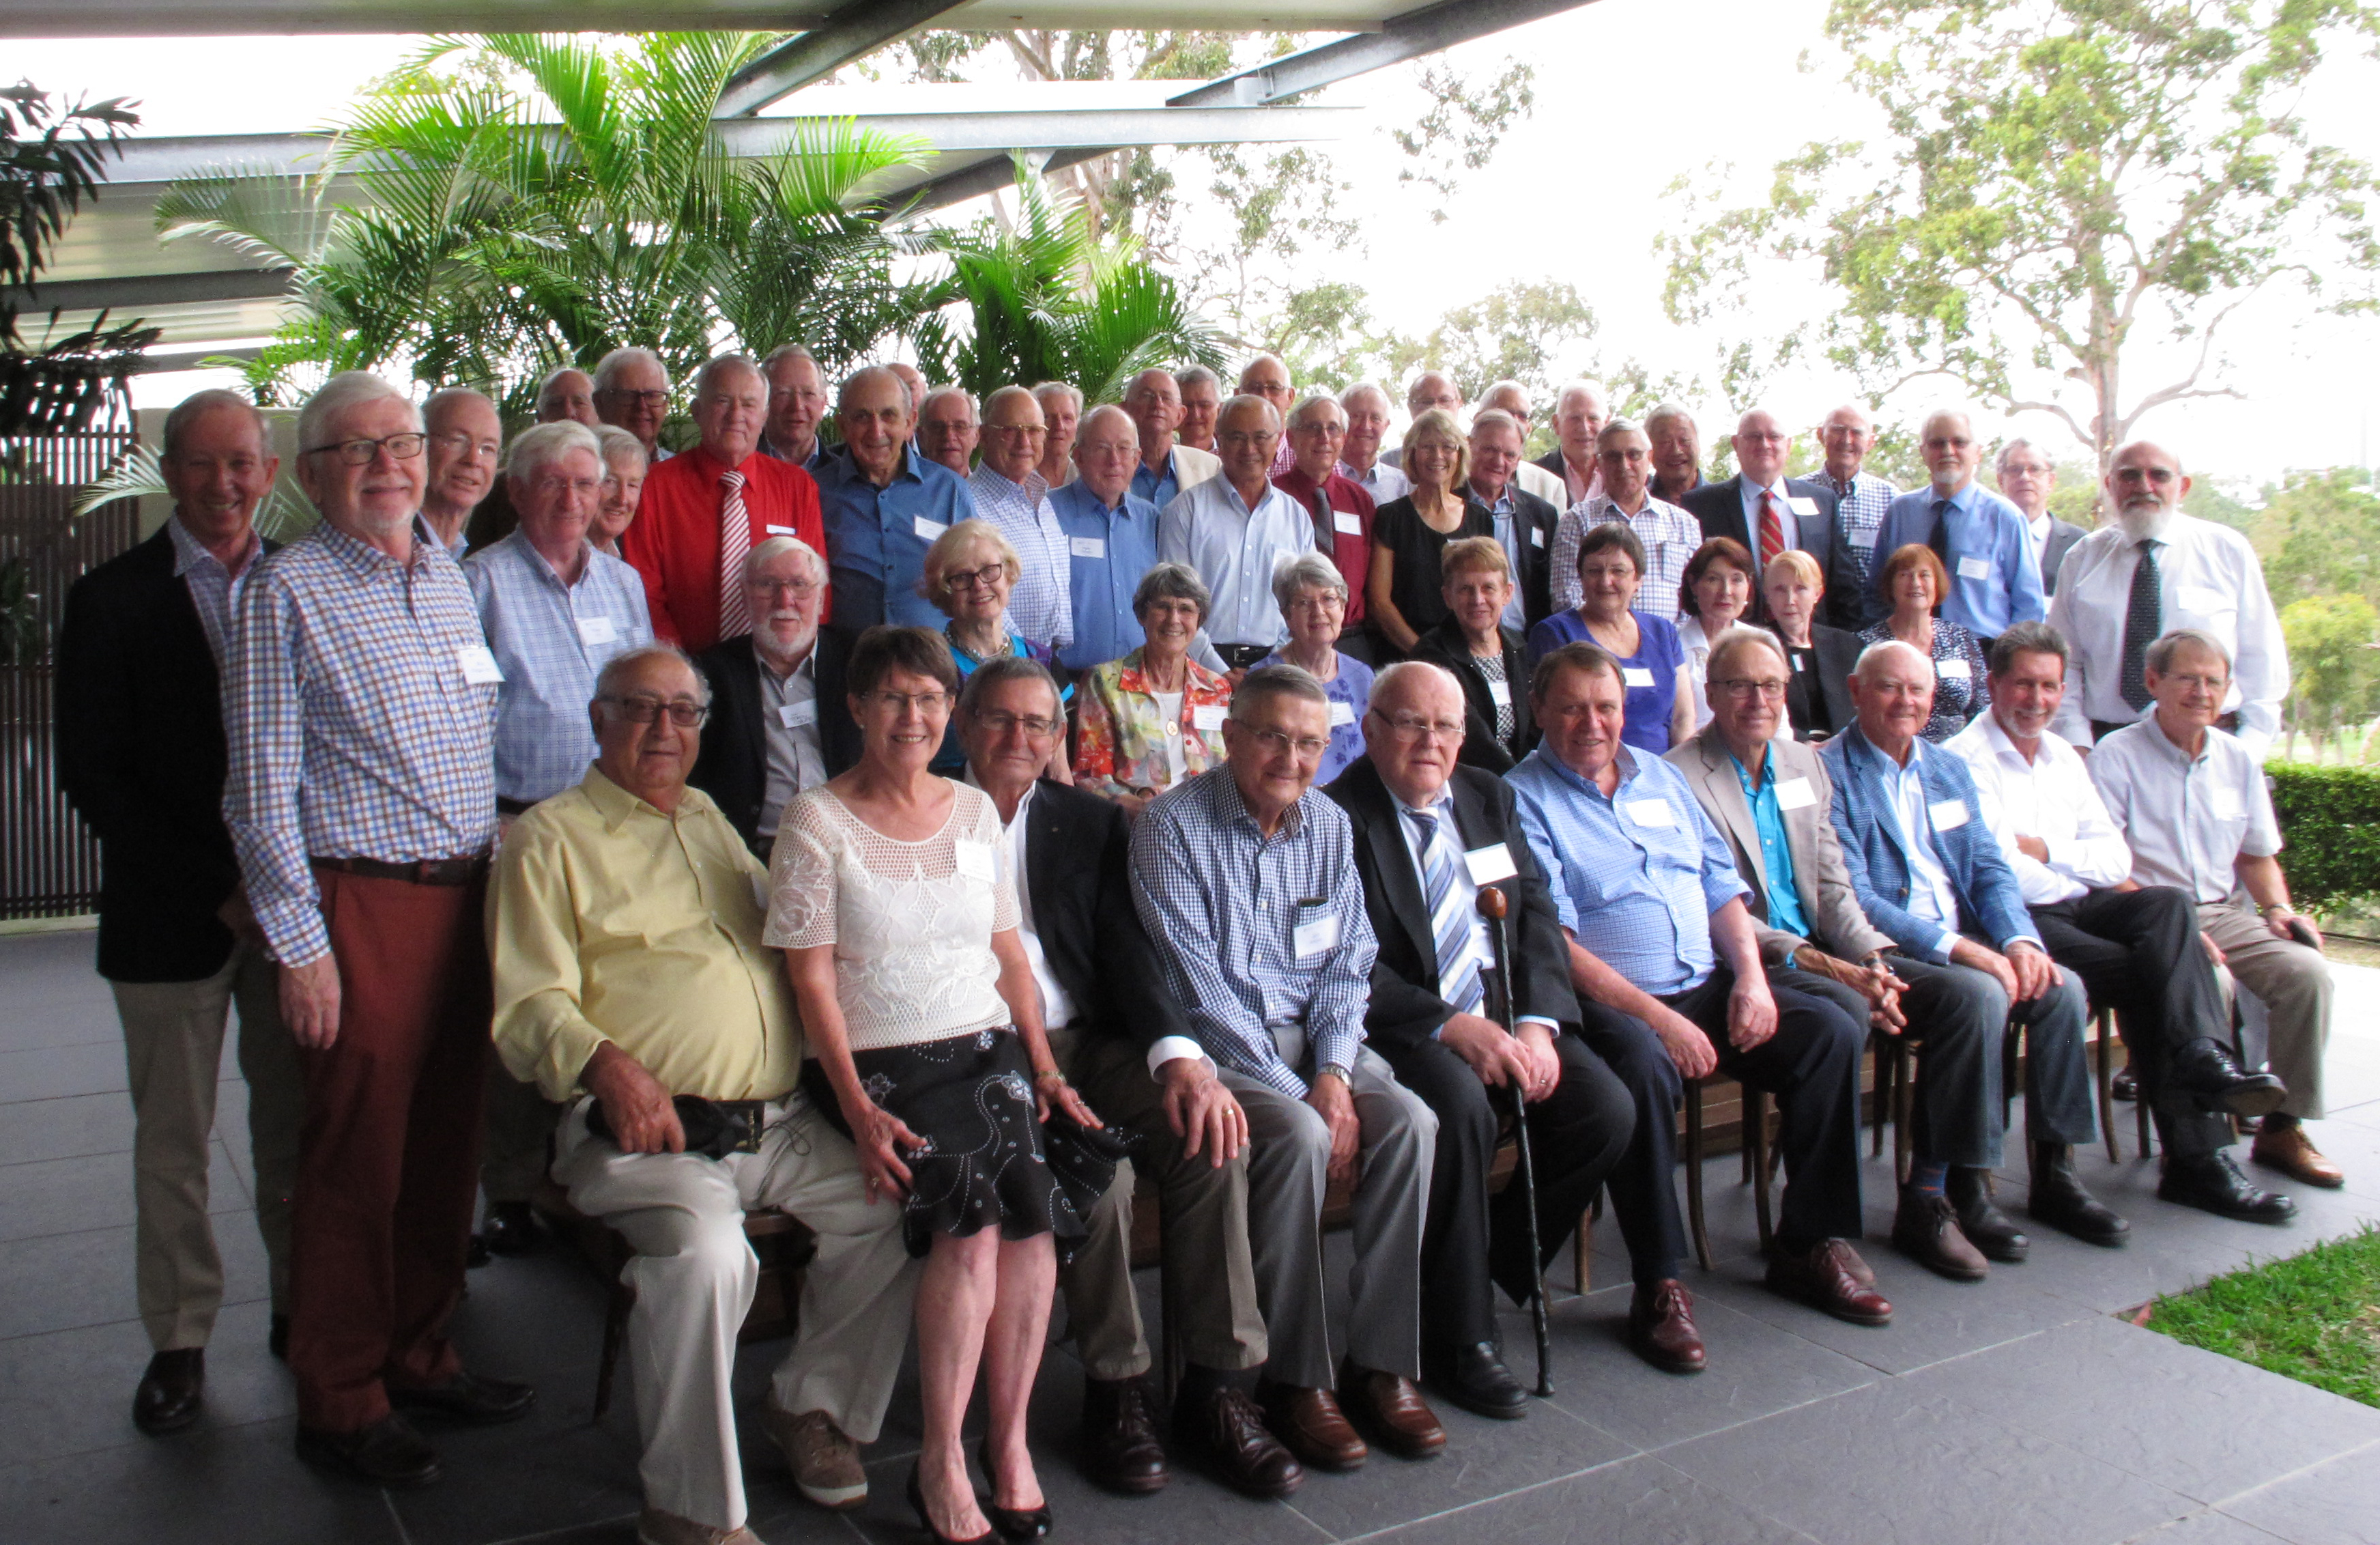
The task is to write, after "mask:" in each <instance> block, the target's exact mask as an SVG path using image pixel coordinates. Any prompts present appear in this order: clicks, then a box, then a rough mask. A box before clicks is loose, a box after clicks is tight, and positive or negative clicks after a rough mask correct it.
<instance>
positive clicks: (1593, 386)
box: [1554, 375, 1611, 413]
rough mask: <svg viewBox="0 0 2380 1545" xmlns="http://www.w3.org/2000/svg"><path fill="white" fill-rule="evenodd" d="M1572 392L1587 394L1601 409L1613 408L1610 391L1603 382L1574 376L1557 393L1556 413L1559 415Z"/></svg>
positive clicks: (1562, 384)
mask: <svg viewBox="0 0 2380 1545" xmlns="http://www.w3.org/2000/svg"><path fill="white" fill-rule="evenodd" d="M1573 392H1585V394H1586V395H1588V396H1591V397H1593V398H1594V399H1595V401H1596V405H1597V407H1599V408H1606V409H1609V408H1610V406H1611V393H1610V390H1609V388H1608V387H1606V386H1605V385H1604V384H1603V383H1602V382H1600V381H1589V380H1588V379H1586V377H1585V376H1583V375H1574V376H1573V377H1571V378H1570V379H1569V380H1568V381H1565V382H1563V383H1561V385H1560V388H1559V389H1557V390H1556V391H1555V393H1554V411H1556V412H1557V413H1559V412H1560V411H1561V405H1562V402H1563V400H1564V399H1565V398H1567V397H1568V396H1569V395H1571V394H1572V393H1573Z"/></svg>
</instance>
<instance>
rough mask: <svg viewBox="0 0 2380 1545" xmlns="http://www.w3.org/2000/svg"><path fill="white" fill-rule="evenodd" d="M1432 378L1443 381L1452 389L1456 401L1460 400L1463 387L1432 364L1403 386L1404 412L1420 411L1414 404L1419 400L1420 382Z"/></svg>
mask: <svg viewBox="0 0 2380 1545" xmlns="http://www.w3.org/2000/svg"><path fill="white" fill-rule="evenodd" d="M1432 379H1435V380H1439V381H1443V382H1445V383H1446V384H1447V385H1448V386H1449V387H1451V389H1452V390H1453V392H1454V395H1455V397H1456V399H1457V400H1458V401H1460V400H1461V398H1462V396H1463V388H1462V387H1461V386H1458V385H1456V384H1455V381H1454V377H1452V376H1451V375H1449V374H1447V373H1446V372H1445V371H1442V370H1439V368H1438V367H1437V366H1435V365H1432V366H1430V367H1429V368H1428V369H1427V370H1425V371H1422V372H1421V373H1420V374H1419V375H1417V376H1415V377H1414V378H1413V381H1412V383H1410V384H1408V385H1407V386H1406V387H1405V411H1406V412H1408V413H1415V412H1418V411H1420V409H1419V408H1416V407H1415V404H1416V403H1418V402H1419V401H1420V400H1421V383H1423V382H1425V381H1429V380H1432Z"/></svg>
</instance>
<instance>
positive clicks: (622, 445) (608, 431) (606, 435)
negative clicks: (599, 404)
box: [595, 424, 650, 467]
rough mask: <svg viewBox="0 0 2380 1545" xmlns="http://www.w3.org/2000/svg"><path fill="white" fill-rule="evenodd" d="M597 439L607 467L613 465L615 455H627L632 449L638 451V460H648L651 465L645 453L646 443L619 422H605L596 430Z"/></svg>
mask: <svg viewBox="0 0 2380 1545" xmlns="http://www.w3.org/2000/svg"><path fill="white" fill-rule="evenodd" d="M595 440H596V444H599V445H601V447H602V450H603V465H604V466H606V467H609V466H611V465H612V458H613V456H625V455H627V454H628V453H629V452H630V451H634V452H636V453H637V460H638V461H641V462H646V463H647V464H648V466H650V460H649V458H648V457H647V456H646V455H645V443H644V442H643V441H641V440H639V439H637V437H636V436H635V435H633V434H630V433H629V432H627V431H626V430H624V429H622V428H621V427H620V426H619V425H617V424H604V425H602V426H601V428H599V429H597V430H596V431H595Z"/></svg>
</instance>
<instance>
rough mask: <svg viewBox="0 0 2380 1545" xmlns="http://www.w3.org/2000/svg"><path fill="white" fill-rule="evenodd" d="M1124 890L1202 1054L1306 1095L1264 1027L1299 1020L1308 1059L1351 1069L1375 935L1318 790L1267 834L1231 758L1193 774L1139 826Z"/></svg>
mask: <svg viewBox="0 0 2380 1545" xmlns="http://www.w3.org/2000/svg"><path fill="white" fill-rule="evenodd" d="M1132 894H1133V900H1134V901H1135V903H1136V904H1137V905H1138V906H1139V909H1140V918H1141V921H1142V922H1143V923H1145V924H1146V925H1147V929H1148V935H1149V938H1150V939H1151V940H1153V941H1154V942H1155V943H1156V946H1157V957H1158V961H1159V963H1160V967H1161V968H1162V969H1163V971H1164V973H1165V980H1166V985H1167V986H1168V987H1169V988H1170V989H1171V990H1172V994H1173V998H1174V1001H1175V1002H1176V1003H1179V1004H1182V1005H1183V1006H1184V1009H1185V1010H1186V1011H1187V1016H1188V1018H1189V1021H1190V1028H1191V1033H1192V1034H1193V1035H1195V1036H1196V1037H1197V1039H1198V1043H1199V1044H1200V1045H1201V1046H1202V1047H1204V1048H1205V1049H1206V1052H1207V1054H1208V1056H1210V1057H1212V1058H1214V1059H1215V1061H1216V1062H1218V1063H1220V1064H1222V1065H1223V1066H1225V1067H1229V1068H1232V1069H1233V1070H1235V1071H1237V1072H1240V1073H1244V1074H1245V1075H1247V1076H1248V1077H1251V1078H1256V1079H1258V1080H1260V1081H1262V1082H1264V1083H1266V1084H1269V1085H1270V1086H1271V1087H1272V1088H1274V1089H1279V1090H1281V1093H1283V1094H1286V1095H1289V1096H1291V1097H1292V1098H1293V1099H1303V1098H1305V1089H1306V1085H1305V1079H1304V1078H1302V1077H1299V1076H1298V1074H1297V1073H1296V1072H1295V1071H1294V1070H1293V1069H1292V1068H1291V1067H1290V1066H1289V1065H1288V1064H1286V1063H1284V1062H1282V1061H1281V1052H1280V1049H1279V1047H1278V1045H1277V1044H1276V1042H1275V1041H1274V1040H1273V1034H1272V1027H1273V1026H1276V1025H1284V1026H1285V1025H1292V1024H1296V1023H1299V1022H1301V1021H1303V1023H1304V1024H1305V1043H1306V1045H1307V1046H1308V1047H1309V1048H1310V1049H1311V1051H1312V1053H1313V1060H1314V1065H1315V1066H1316V1067H1321V1066H1324V1065H1326V1064H1336V1065H1338V1066H1341V1067H1347V1068H1353V1067H1354V1065H1355V1053H1356V1051H1357V1049H1358V1048H1360V1047H1361V1046H1362V1045H1363V1042H1364V1011H1365V1010H1366V1008H1367V1007H1368V1006H1369V1005H1370V1003H1371V985H1370V984H1371V977H1372V960H1373V957H1374V956H1375V955H1378V943H1377V941H1376V940H1375V939H1374V937H1373V933H1372V920H1371V917H1370V915H1369V914H1368V913H1367V912H1366V910H1365V908H1364V882H1363V879H1362V876H1361V875H1360V874H1359V872H1358V871H1357V870H1356V868H1355V849H1354V828H1353V827H1352V826H1350V825H1349V824H1348V821H1347V813H1346V812H1345V811H1344V810H1342V809H1340V808H1339V807H1338V806H1337V805H1336V804H1334V803H1333V802H1332V801H1331V800H1330V798H1328V797H1325V796H1324V795H1323V794H1322V793H1321V792H1320V791H1319V790H1318V789H1308V790H1307V791H1306V793H1305V797H1304V798H1302V799H1300V800H1299V801H1298V802H1297V803H1296V804H1295V805H1293V806H1292V807H1291V808H1290V809H1289V810H1288V811H1287V812H1285V813H1284V814H1283V815H1282V817H1281V826H1280V829H1279V830H1277V831H1276V832H1274V833H1273V834H1272V835H1271V836H1269V837H1267V836H1266V835H1265V834H1264V833H1262V832H1261V831H1260V830H1259V829H1258V828H1257V822H1256V818H1255V817H1254V816H1252V815H1250V814H1249V813H1248V809H1247V806H1246V805H1245V803H1243V802H1242V801H1241V798H1240V786H1239V785H1238V784H1236V783H1234V782H1233V780H1232V770H1231V769H1230V768H1228V767H1218V768H1216V769H1215V770H1214V771H1212V772H1204V773H1201V774H1200V775H1199V776H1197V777H1196V778H1193V779H1191V780H1190V781H1189V782H1188V783H1185V784H1184V785H1182V786H1181V787H1180V788H1178V789H1175V790H1173V791H1172V792H1171V793H1169V794H1166V795H1163V796H1161V797H1159V798H1158V799H1156V800H1155V801H1153V802H1152V803H1151V804H1150V805H1149V807H1148V808H1147V809H1146V810H1143V811H1142V812H1141V816H1140V819H1139V820H1138V821H1135V822H1134V823H1133V828H1132ZM1301 946H1303V948H1302V949H1301Z"/></svg>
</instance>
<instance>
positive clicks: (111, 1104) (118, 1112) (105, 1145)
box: [0, 1090, 222, 1184]
mask: <svg viewBox="0 0 2380 1545" xmlns="http://www.w3.org/2000/svg"><path fill="white" fill-rule="evenodd" d="M10 1092H11V1094H13V1093H14V1092H15V1091H14V1090H11V1091H10ZM216 1099H217V1102H218V1103H220V1102H221V1099H222V1097H221V1096H220V1095H218V1096H217V1097H216ZM131 1148H132V1101H130V1100H128V1099H127V1098H126V1097H125V1096H124V1095H122V1094H120V1093H112V1094H77V1095H66V1096H61V1097H59V1098H57V1099H55V1100H14V1099H12V1100H11V1101H9V1102H8V1103H7V1104H5V1105H0V1164H23V1163H31V1162H39V1161H41V1160H43V1159H73V1158H76V1157H79V1155H82V1154H86V1153H125V1152H128V1151H130V1150H131ZM0 1184H4V1183H0Z"/></svg>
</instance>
